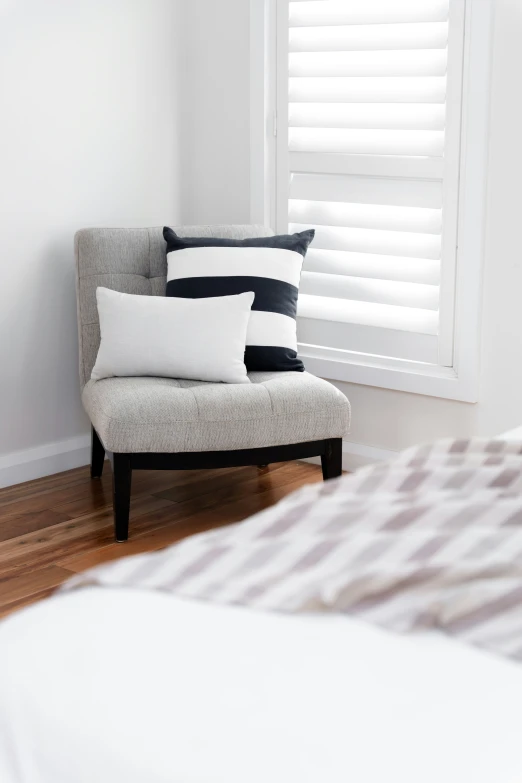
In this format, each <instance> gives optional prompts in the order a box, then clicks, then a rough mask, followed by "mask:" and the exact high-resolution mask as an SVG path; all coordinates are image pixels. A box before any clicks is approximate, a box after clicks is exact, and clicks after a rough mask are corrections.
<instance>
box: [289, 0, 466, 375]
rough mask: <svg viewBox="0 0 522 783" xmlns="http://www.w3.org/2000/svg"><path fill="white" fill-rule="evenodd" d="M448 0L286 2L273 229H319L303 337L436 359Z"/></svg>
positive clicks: (306, 286)
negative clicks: (275, 211) (276, 226)
mask: <svg viewBox="0 0 522 783" xmlns="http://www.w3.org/2000/svg"><path fill="white" fill-rule="evenodd" d="M453 2H454V0H365V2H364V3H355V2H342V1H339V0H299V1H298V2H294V1H293V0H290V2H289V3H288V8H289V18H288V20H287V24H289V27H288V29H287V30H286V33H285V35H286V36H287V42H286V43H287V45H286V43H285V46H284V47H282V48H281V49H280V52H279V63H278V69H279V71H280V76H281V71H282V70H283V71H284V78H283V79H282V78H280V79H279V81H278V84H279V92H280V93H281V92H282V93H283V95H281V94H280V95H279V97H278V115H279V117H281V115H282V117H283V122H282V123H280V128H281V124H282V126H283V127H282V129H281V130H280V132H279V138H278V142H277V144H278V204H277V215H278V229H280V230H289V231H291V232H293V231H302V230H304V229H306V228H310V227H314V228H315V229H316V237H315V240H314V242H313V244H312V246H311V248H310V250H309V253H308V256H307V258H306V259H305V265H304V270H303V274H302V280H301V289H300V296H299V309H298V312H299V315H300V319H299V339H300V342H301V343H302V344H305V345H306V344H308V345H319V346H320V345H323V346H326V347H328V348H334V349H338V350H342V349H347V350H351V351H358V352H365V353H371V354H377V355H382V356H392V357H393V356H395V357H398V358H400V359H409V360H414V361H422V362H430V363H435V364H436V363H438V361H439V346H438V334H439V299H440V297H439V293H440V292H439V287H440V284H441V263H442V260H443V258H444V253H445V252H446V250H445V248H447V244H448V241H449V239H448V238H446V240H445V238H444V237H445V232H446V217H447V216H446V211H445V192H446V191H445V189H446V187H447V182H446V180H447V178H448V176H449V174H448V171H447V166H446V165H445V164H446V159H447V139H448V130H449V128H448V108H449V105H450V98H451V100H452V101H453V102H455V101H454V97H455V94H456V93H454V94H452V95H450V94H449V92H448V83H447V79H448V68H449V56H450V54H451V52H450V50H451V47H452V41H455V50H456V54H455V62H456V63H457V70H458V62H457V60H458V59H459V57H460V58H461V49H462V39H463V24H461V26H460V28H459V25H458V24H457V26H456V33H453V32H452V30H453V27H452V26H450V22H451V17H450V14H451V6H452V3H453ZM455 18H456V21H457V22H458V20H459V18H460V21H462V14H461V15H460V17H458V18H457V17H455ZM452 36H454V37H452ZM459 41H460V43H459ZM453 67H454V66H452V68H453ZM452 112H453V115H452V119H451V123H452V127H451V133H453V134H454V135H455V138H458V127H457V126H458V121H460V120H459V118H458V117H457V114H458V112H457V111H455V110H454V108H452ZM451 176H458V175H453V174H451ZM454 181H455V180H453V183H454ZM443 207H444V210H443ZM443 212H444V227H443ZM453 230H454V231H455V232H456V218H455V226H453V227H451V226H450V229H448V237H449V238H450V239H452V231H453ZM450 235H451V236H450ZM452 241H453V240H452ZM445 242H446V244H445ZM449 252H451V249H450V251H449ZM333 326H334V327H335V329H333Z"/></svg>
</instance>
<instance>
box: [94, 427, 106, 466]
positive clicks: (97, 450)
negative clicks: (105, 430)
mask: <svg viewBox="0 0 522 783" xmlns="http://www.w3.org/2000/svg"><path fill="white" fill-rule="evenodd" d="M104 460H105V449H104V447H103V443H102V442H101V440H100V439H99V437H98V433H97V432H96V430H95V429H94V427H91V478H101V475H102V473H103V462H104Z"/></svg>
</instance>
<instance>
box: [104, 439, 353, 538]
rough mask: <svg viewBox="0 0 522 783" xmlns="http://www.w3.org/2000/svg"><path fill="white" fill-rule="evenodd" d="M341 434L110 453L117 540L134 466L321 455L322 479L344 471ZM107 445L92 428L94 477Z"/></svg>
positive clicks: (124, 523) (123, 534)
mask: <svg viewBox="0 0 522 783" xmlns="http://www.w3.org/2000/svg"><path fill="white" fill-rule="evenodd" d="M342 443H343V442H342V438H330V439H328V440H315V441H309V442H305V443H292V444H289V445H286V446H266V447H264V448H260V449H240V450H238V451H202V452H185V453H182V454H161V453H145V452H141V453H136V454H112V453H108V456H109V459H110V460H111V462H112V486H113V505H114V532H115V538H116V541H119V542H123V541H127V539H128V537H129V510H130V493H131V481H132V471H133V470H197V469H205V468H233V467H234V468H235V467H241V466H243V465H257V466H259V467H265V466H267V465H269V464H270V463H271V462H288V461H290V460H295V459H306V458H307V457H321V466H322V470H323V479H324V480H325V481H326V480H328V479H332V478H337V477H338V476H340V475H341V473H342ZM104 458H105V448H104V446H103V444H102V442H101V441H100V439H99V437H98V433H97V432H96V430H95V429H94V427H93V428H92V449H91V477H92V478H99V477H100V476H101V475H102V471H103V460H104Z"/></svg>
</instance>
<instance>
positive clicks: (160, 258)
mask: <svg viewBox="0 0 522 783" xmlns="http://www.w3.org/2000/svg"><path fill="white" fill-rule="evenodd" d="M175 230H176V231H177V232H178V233H179V234H181V235H182V236H183V235H184V236H220V237H230V238H235V239H242V238H245V237H254V236H268V235H270V234H271V233H272V232H271V231H270V230H269V229H266V228H265V227H263V226H190V227H186V226H183V227H176V229H175ZM75 253H76V265H77V300H78V302H77V304H78V327H79V343H80V380H81V385H82V401H83V405H84V407H85V410H86V411H87V414H88V415H89V418H90V420H91V423H92V455H91V476H92V477H93V478H96V477H99V476H101V473H102V470H103V461H104V456H105V452H107V454H108V456H109V458H110V459H111V461H112V469H113V501H114V526H115V536H116V540H117V541H125V540H126V539H127V537H128V527H129V505H130V489H131V476H132V470H133V469H147V468H149V469H154V470H157V469H166V470H169V469H181V470H183V469H185V470H186V469H190V468H215V467H229V466H230V467H231V466H237V465H265V464H268V463H270V462H281V461H284V460H291V459H302V458H305V457H312V456H320V457H321V462H322V469H323V477H324V478H325V479H328V478H333V477H335V476H339V475H340V473H341V446H342V437H343V435H345V434H346V433H347V432H348V428H349V419H350V405H349V403H348V400H347V399H346V397H345V396H344V395H343V394H341V392H340V391H338V390H337V389H336V388H335V387H334V386H332V385H331V384H330V383H327V381H324V380H321V379H319V378H316V377H314V376H313V375H310V374H309V373H306V372H304V373H303V372H255V373H251V374H250V380H251V381H252V383H251V384H245V385H244V384H234V385H233V384H224V383H203V382H201V381H188V380H174V379H170V378H149V377H145V378H105V379H104V380H101V381H93V380H91V379H90V378H91V371H92V368H93V365H94V362H95V359H96V354H97V352H98V346H99V343H100V331H99V325H98V312H97V307H96V288H97V286H105V287H107V288H112V289H114V290H116V291H123V292H125V293H130V294H143V295H156V296H161V295H163V294H164V293H165V281H166V271H167V262H166V253H165V243H164V240H163V237H162V231H161V229H160V228H136V229H128V228H123V229H118V228H116V229H112V228H89V229H84V230H82V231H79V232H78V233H77V234H76V237H75Z"/></svg>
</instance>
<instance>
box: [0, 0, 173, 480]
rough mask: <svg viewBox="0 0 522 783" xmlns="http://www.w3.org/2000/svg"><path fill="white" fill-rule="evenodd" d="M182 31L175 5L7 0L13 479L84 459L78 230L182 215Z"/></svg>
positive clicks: (7, 446)
mask: <svg viewBox="0 0 522 783" xmlns="http://www.w3.org/2000/svg"><path fill="white" fill-rule="evenodd" d="M177 30H178V17H177V2H176V1H175V0H146V2H145V1H144V0H75V2H71V1H70V0H45V2H42V0H17V1H15V0H12V2H9V0H0V112H1V119H0V221H1V225H0V229H1V230H0V265H1V266H0V269H1V273H0V280H1V284H0V330H1V331H0V334H1V340H0V368H1V379H0V410H1V411H2V415H1V417H0V481H2V480H3V481H4V483H8V482H9V480H11V481H14V480H17V479H19V480H21V479H22V478H29V477H31V475H32V474H31V470H32V468H30V467H28V468H27V469H26V470H25V472H24V469H23V467H21V468H20V469H14V470H10V469H9V466H12V465H13V463H16V462H21V463H24V462H26V461H27V460H31V459H36V460H39V459H40V460H41V459H44V461H45V455H48V454H49V453H52V452H56V451H58V452H59V451H60V448H62V446H63V448H66V449H70V450H71V449H72V451H73V452H74V454H72V455H69V456H70V459H69V462H67V461H65V462H64V461H63V460H62V461H60V460H59V459H58V460H57V461H56V465H55V468H56V469H59V468H60V467H66V466H68V465H69V464H71V459H72V460H74V459H76V460H79V461H80V462H81V461H82V457H81V456H80V453H79V452H78V454H76V452H77V451H78V449H80V451H81V449H83V451H82V452H81V453H82V454H83V458H85V454H86V451H85V448H84V445H85V443H86V438H85V436H86V433H87V432H88V424H87V420H86V417H85V415H84V414H83V411H82V408H81V405H80V398H79V385H78V372H77V333H76V303H75V292H74V263H73V235H74V232H75V231H76V229H78V228H81V227H85V226H143V225H158V224H162V223H163V222H175V221H177V220H179V198H178V195H179V194H178V188H179V166H178V143H177V133H178V113H177V112H178V100H177V86H178V85H177V58H178V51H177V44H176V35H177ZM71 439H72V440H71ZM62 441H65V443H64V444H62V446H60V445H56V442H60V443H61V442H62ZM49 444H55V445H54V446H53V445H49ZM27 449H32V450H33V451H29V452H26V451H25V450H27ZM34 449H36V450H34ZM13 452H22V453H21V454H15V455H13ZM38 464H39V463H38ZM46 464H47V466H48V467H49V464H48V463H46ZM51 467H52V466H51ZM2 469H3V470H4V473H2ZM45 469H46V468H41V470H45ZM6 470H7V472H6ZM35 470H36V473H37V472H38V470H40V469H39V468H35Z"/></svg>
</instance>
